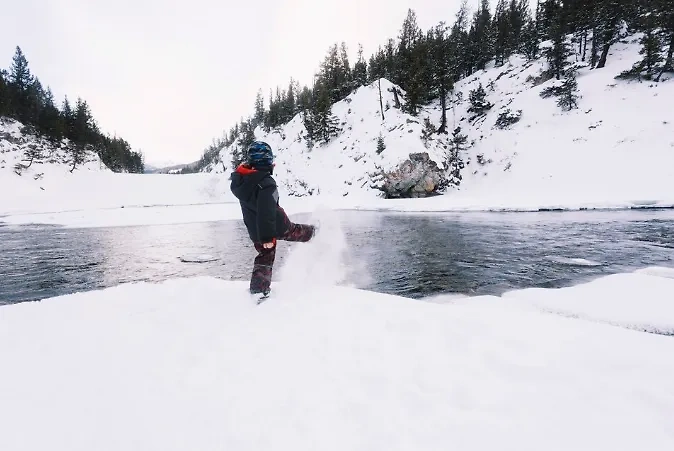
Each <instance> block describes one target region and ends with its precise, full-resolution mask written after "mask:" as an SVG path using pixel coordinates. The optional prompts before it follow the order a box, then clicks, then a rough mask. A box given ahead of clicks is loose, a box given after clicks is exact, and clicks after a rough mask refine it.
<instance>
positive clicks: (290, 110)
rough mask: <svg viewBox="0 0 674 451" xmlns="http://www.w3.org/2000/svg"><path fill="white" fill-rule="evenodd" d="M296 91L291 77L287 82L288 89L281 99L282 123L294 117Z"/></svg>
mask: <svg viewBox="0 0 674 451" xmlns="http://www.w3.org/2000/svg"><path fill="white" fill-rule="evenodd" d="M297 91H298V88H297V86H296V83H295V81H294V80H293V79H292V78H291V79H290V82H289V83H288V90H287V91H286V93H285V97H284V99H283V116H284V118H283V119H284V120H283V122H284V123H288V122H290V121H291V120H292V118H293V117H295V112H296V110H295V108H296V107H295V95H296V94H295V93H296V92H297Z"/></svg>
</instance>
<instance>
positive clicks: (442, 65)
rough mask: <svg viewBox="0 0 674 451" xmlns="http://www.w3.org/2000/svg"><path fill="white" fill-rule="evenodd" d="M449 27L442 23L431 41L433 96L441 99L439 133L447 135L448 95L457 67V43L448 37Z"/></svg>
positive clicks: (452, 86) (455, 76)
mask: <svg viewBox="0 0 674 451" xmlns="http://www.w3.org/2000/svg"><path fill="white" fill-rule="evenodd" d="M446 33H447V27H446V26H445V24H444V23H443V22H440V23H439V24H438V25H437V26H436V27H435V29H434V32H433V36H432V40H431V52H430V53H431V56H432V62H433V65H432V71H433V86H434V87H435V89H434V91H433V94H434V95H435V96H437V97H439V98H440V110H441V115H440V127H439V128H438V133H447V95H448V94H449V93H450V92H451V91H452V89H454V79H455V78H458V76H457V74H456V72H455V71H456V70H458V68H457V67H453V66H452V62H453V59H454V58H455V56H456V52H455V51H453V50H454V49H455V48H456V43H455V42H453V41H452V39H451V36H450V37H449V38H448V37H447V36H446Z"/></svg>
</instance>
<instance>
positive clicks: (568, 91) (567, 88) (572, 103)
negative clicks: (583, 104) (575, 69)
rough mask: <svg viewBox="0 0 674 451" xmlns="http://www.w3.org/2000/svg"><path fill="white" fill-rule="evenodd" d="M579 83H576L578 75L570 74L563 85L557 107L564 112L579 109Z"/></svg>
mask: <svg viewBox="0 0 674 451" xmlns="http://www.w3.org/2000/svg"><path fill="white" fill-rule="evenodd" d="M577 92H578V83H577V82H576V74H575V73H570V74H568V76H567V77H566V79H565V80H564V83H562V86H561V87H560V89H559V98H558V99H557V105H558V106H559V107H560V108H561V109H562V110H564V111H570V110H572V109H575V108H578V95H577Z"/></svg>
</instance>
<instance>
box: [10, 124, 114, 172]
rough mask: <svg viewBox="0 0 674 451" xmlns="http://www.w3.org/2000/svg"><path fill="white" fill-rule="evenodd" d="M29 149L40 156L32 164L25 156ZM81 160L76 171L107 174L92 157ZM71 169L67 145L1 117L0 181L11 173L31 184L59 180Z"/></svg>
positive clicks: (93, 156) (96, 157)
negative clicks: (31, 182) (37, 150)
mask: <svg viewBox="0 0 674 451" xmlns="http://www.w3.org/2000/svg"><path fill="white" fill-rule="evenodd" d="M31 148H33V149H39V153H40V156H39V157H38V158H36V159H34V160H33V162H32V164H31V162H30V161H29V160H28V159H27V156H26V155H27V152H29V151H30V149H31ZM84 160H85V162H84V163H83V164H80V165H77V171H79V172H104V171H109V169H108V168H106V167H105V165H104V164H103V163H102V162H101V159H100V158H99V157H98V155H96V154H94V153H87V154H86V156H85V159H84ZM17 165H19V166H21V167H18V166H17ZM71 169H72V164H71V158H70V155H69V153H68V144H67V141H64V142H63V143H60V144H54V143H53V142H51V141H49V140H48V139H45V138H43V137H41V136H38V135H36V134H33V133H31V132H29V131H28V130H27V129H26V128H25V127H24V126H23V125H22V124H21V123H20V122H17V121H15V120H13V119H9V118H6V117H0V179H7V178H9V177H11V176H10V173H11V174H14V175H16V176H17V177H24V179H33V180H42V179H45V178H51V177H57V178H58V177H62V176H63V174H65V173H69V172H70V170H71ZM12 180H14V181H16V180H17V179H16V178H13V179H12Z"/></svg>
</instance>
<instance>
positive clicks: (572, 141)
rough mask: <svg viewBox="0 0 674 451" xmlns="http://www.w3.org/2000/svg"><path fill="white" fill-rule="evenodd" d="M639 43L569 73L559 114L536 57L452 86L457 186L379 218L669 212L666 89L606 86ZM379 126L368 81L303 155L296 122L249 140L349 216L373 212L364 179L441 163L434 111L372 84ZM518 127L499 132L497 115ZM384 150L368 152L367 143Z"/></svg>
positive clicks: (670, 133)
mask: <svg viewBox="0 0 674 451" xmlns="http://www.w3.org/2000/svg"><path fill="white" fill-rule="evenodd" d="M638 38H639V36H638V35H635V36H629V37H628V38H627V39H625V40H623V41H621V42H618V43H616V44H615V45H614V46H613V47H611V57H610V58H609V62H608V64H607V65H606V67H605V68H603V69H595V70H591V69H590V68H588V67H583V68H581V69H580V71H579V73H578V89H579V95H580V101H579V109H576V110H572V111H570V112H562V111H561V110H560V109H559V107H558V106H557V105H556V103H555V101H554V100H553V99H543V98H541V96H540V93H541V91H542V90H543V89H544V88H545V87H547V86H548V85H549V84H550V83H553V81H548V82H545V83H543V84H540V83H539V82H535V80H536V79H537V78H538V77H539V76H540V75H541V73H542V72H543V71H544V70H545V69H546V68H547V63H546V62H545V60H544V59H543V58H541V59H539V60H536V61H533V62H529V61H526V60H525V59H524V58H521V57H518V56H513V57H511V58H510V60H509V61H508V62H507V63H506V64H505V65H503V66H501V67H494V66H493V65H492V66H490V67H488V68H487V70H484V71H480V72H477V73H475V74H473V75H472V76H470V77H467V78H465V79H463V80H461V81H459V82H458V83H457V84H456V86H455V89H454V92H453V94H452V96H451V98H450V99H449V100H450V102H449V105H450V110H449V111H448V115H449V129H450V131H451V130H453V129H454V128H455V127H461V131H462V133H463V134H465V135H466V136H467V138H468V140H467V147H468V148H467V149H464V150H463V151H462V152H461V157H462V159H463V161H464V162H465V164H466V166H465V168H464V169H463V171H462V176H463V180H462V181H461V185H460V186H459V187H458V188H454V189H449V190H448V191H447V193H446V194H445V195H443V196H440V197H437V198H434V199H427V200H425V201H418V200H412V201H396V202H387V203H386V205H385V206H384V204H383V203H381V204H380V205H381V206H382V207H384V208H389V209H402V210H416V211H428V210H432V211H441V210H446V211H448V210H454V211H456V210H471V211H472V210H525V211H532V210H538V209H556V208H561V209H583V208H629V207H633V206H654V205H657V206H671V205H674V151H673V149H674V109H673V108H672V107H671V99H672V98H674V81H672V80H670V81H666V82H662V83H645V82H644V83H639V82H626V81H619V80H616V79H615V76H616V75H618V74H620V73H621V72H623V71H624V70H626V69H629V68H631V67H632V65H633V64H634V62H635V61H638V60H639V59H640V58H641V56H640V55H639V53H638V52H639V48H640V46H639V44H638V43H637V40H638ZM381 84H382V96H383V103H384V105H387V104H388V106H389V108H386V106H385V109H386V112H385V114H386V117H385V119H384V120H382V118H381V112H380V107H379V105H380V100H379V89H378V83H377V82H375V83H373V84H371V85H369V86H365V87H361V88H359V89H358V90H357V91H355V92H354V93H352V94H351V95H350V96H348V97H347V98H346V99H345V100H343V101H341V102H338V103H336V104H335V105H334V107H333V113H334V114H335V116H336V117H337V118H338V120H339V123H340V124H341V127H342V133H341V134H340V135H339V136H337V137H336V138H334V139H333V140H332V141H331V142H330V143H329V144H323V145H316V146H314V147H313V148H309V147H308V143H307V140H306V131H305V128H304V125H303V123H302V118H301V116H300V115H298V116H296V117H295V118H294V119H293V120H292V121H290V122H289V123H288V124H286V125H284V126H282V127H280V128H279V129H277V130H271V131H270V132H268V133H267V132H265V131H264V130H262V129H260V128H258V129H257V130H256V136H257V138H259V139H263V140H266V141H268V142H269V143H270V144H271V145H272V147H273V148H274V149H275V150H277V153H278V159H277V161H278V167H277V171H276V173H277V177H278V180H279V182H280V184H281V185H282V186H285V187H287V188H288V190H289V191H290V192H294V193H298V194H309V193H313V195H316V194H317V193H320V194H321V195H326V194H327V195H332V196H335V197H343V198H344V202H346V203H349V204H350V205H351V206H363V205H364V204H371V203H373V202H376V201H375V200H373V199H374V198H375V196H376V194H377V191H376V190H374V189H373V188H372V185H373V178H372V177H371V174H376V173H379V172H380V170H382V169H383V170H385V171H390V170H392V169H393V168H395V167H396V166H397V165H399V164H400V163H401V162H402V161H404V160H405V159H406V158H408V157H409V154H410V153H419V152H428V154H429V156H430V158H431V159H433V160H435V161H436V162H437V163H439V164H441V163H442V161H443V159H444V157H445V155H446V148H447V146H448V142H447V137H446V136H444V135H438V134H435V135H432V136H431V137H430V138H429V139H426V140H424V138H423V133H422V131H423V129H424V126H423V124H424V120H425V119H429V120H430V121H431V123H432V124H434V125H435V126H437V125H438V124H439V123H440V114H441V111H440V106H439V103H438V102H436V103H433V104H430V105H428V106H427V107H426V108H424V109H423V110H422V111H421V112H420V114H419V116H418V117H413V116H410V115H408V114H406V113H404V112H402V111H401V110H399V109H396V108H395V107H393V105H395V99H394V95H393V93H392V89H393V88H394V85H392V84H391V83H390V82H388V81H386V80H382V81H381ZM480 85H481V86H483V88H484V89H485V91H486V96H487V101H488V102H490V103H493V105H494V106H493V107H492V108H491V109H490V110H489V111H487V112H486V113H485V114H484V115H476V114H475V113H471V112H470V111H469V109H470V106H471V104H470V101H469V98H470V92H471V91H473V90H475V89H476V88H478V87H479V86H480ZM508 110H509V111H511V112H518V111H520V112H521V119H520V120H519V121H518V122H516V123H514V124H511V125H510V126H508V127H507V128H505V129H504V128H501V127H499V126H498V125H497V122H498V118H499V116H500V115H501V114H504V113H505V112H507V111H508ZM380 135H381V136H382V137H383V139H384V141H385V143H386V146H387V147H386V149H385V150H384V151H383V152H381V153H377V138H378V137H379V136H380ZM238 146H239V143H238V142H235V143H234V144H232V145H230V146H229V147H225V148H224V149H223V150H222V151H221V153H220V156H219V157H220V160H221V162H216V163H214V164H213V165H212V166H211V167H210V168H207V170H210V171H212V172H222V171H223V164H222V163H224V164H225V165H230V161H231V160H232V154H233V153H235V152H236V151H237V148H238Z"/></svg>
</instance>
